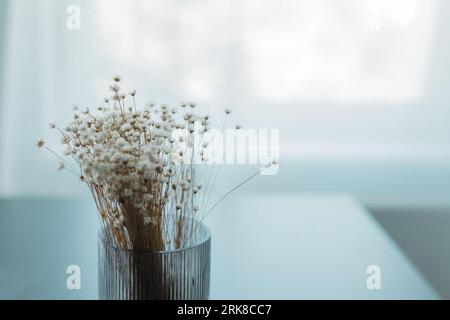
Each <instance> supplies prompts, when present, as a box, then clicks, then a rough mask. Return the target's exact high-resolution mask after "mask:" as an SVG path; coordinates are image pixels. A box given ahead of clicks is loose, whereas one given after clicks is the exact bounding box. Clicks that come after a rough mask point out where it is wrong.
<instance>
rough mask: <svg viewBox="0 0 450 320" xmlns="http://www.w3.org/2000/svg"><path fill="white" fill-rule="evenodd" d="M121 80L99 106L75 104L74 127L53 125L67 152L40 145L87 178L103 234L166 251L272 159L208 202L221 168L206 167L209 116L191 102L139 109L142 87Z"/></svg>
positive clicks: (189, 236) (185, 241) (191, 237)
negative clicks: (127, 85)
mask: <svg viewBox="0 0 450 320" xmlns="http://www.w3.org/2000/svg"><path fill="white" fill-rule="evenodd" d="M120 83H121V78H120V77H119V76H115V77H114V78H113V83H112V85H111V86H110V92H111V93H110V95H109V96H108V97H107V98H105V99H104V102H103V103H102V105H101V106H100V107H98V108H97V110H89V109H84V110H79V109H78V108H77V107H75V108H74V115H73V119H72V120H71V121H70V123H69V124H68V125H67V127H65V128H60V127H59V126H57V125H56V124H55V123H50V124H49V127H50V129H54V130H57V131H58V132H59V133H60V135H61V143H62V144H63V145H64V146H65V150H64V152H63V153H64V156H60V155H59V154H57V153H56V152H54V151H53V150H52V149H51V148H49V147H47V146H46V145H45V141H44V140H42V139H39V140H38V141H37V142H36V145H37V147H39V148H44V149H46V150H47V151H49V152H51V153H52V154H53V155H54V156H56V157H57V158H58V159H59V160H60V164H59V169H60V170H66V171H68V172H70V173H72V174H73V175H75V176H76V177H78V178H79V179H80V180H81V181H83V182H84V183H86V184H87V186H88V187H89V189H90V191H91V193H92V196H93V198H94V200H95V203H96V206H97V209H98V212H99V216H100V221H101V223H102V230H103V234H104V236H105V237H107V240H108V241H109V242H111V243H112V244H113V245H115V246H117V247H120V248H123V249H129V250H138V251H144V250H146V251H162V250H169V249H177V248H181V247H183V246H186V245H189V244H190V243H194V242H195V241H196V240H195V239H196V236H197V233H196V230H197V227H198V226H199V224H200V223H201V222H202V220H203V219H204V218H205V217H206V216H207V215H208V214H209V213H210V212H211V211H212V210H213V209H214V208H215V207H216V206H217V205H218V203H220V201H222V200H223V199H224V198H225V197H226V196H228V195H229V194H230V193H231V192H233V191H234V190H236V189H237V188H238V187H239V186H241V185H242V184H244V183H245V182H247V181H249V180H250V179H252V178H253V177H254V176H256V175H258V174H259V173H260V171H262V170H263V169H265V168H267V167H268V166H270V165H271V164H270V165H268V166H266V167H264V168H262V169H261V170H259V171H258V172H257V173H256V174H254V175H253V176H252V177H250V178H249V179H247V180H245V181H244V182H243V183H241V184H240V185H238V186H237V187H236V188H234V189H232V190H231V191H230V192H228V193H227V194H226V195H225V196H223V197H222V198H220V199H219V201H217V202H216V203H215V204H214V205H213V206H212V207H211V208H209V209H207V208H203V207H202V205H203V204H205V203H206V204H207V203H208V202H209V199H208V197H205V195H204V193H205V192H204V189H208V190H209V189H211V188H212V187H213V185H214V181H211V180H215V179H217V173H218V171H215V172H214V170H215V169H214V168H210V167H211V166H201V167H199V164H205V163H206V162H207V160H208V159H207V158H208V155H210V154H211V153H210V149H211V148H209V147H210V144H209V142H210V141H208V134H207V133H208V131H209V130H210V122H209V117H208V116H207V115H203V116H200V115H198V114H196V113H195V112H194V111H195V108H196V105H195V103H191V102H185V103H181V105H180V108H179V109H181V110H177V109H173V108H170V107H169V106H168V105H159V106H157V105H155V104H147V105H146V106H145V108H143V110H139V109H138V108H137V106H136V100H135V97H136V90H132V91H130V92H129V93H127V94H125V93H123V91H122V89H121V86H120ZM179 111H181V112H179ZM229 114H231V110H230V109H225V116H226V117H228V116H229ZM224 125H225V121H224ZM236 129H237V130H239V129H241V126H239V125H238V126H236ZM74 163H75V164H76V165H75V164H74ZM205 171H206V172H205ZM202 177H203V178H205V177H206V181H205V183H206V186H205V187H202V184H201V183H200V178H202ZM212 177H214V178H212ZM208 196H209V193H208ZM205 209H206V210H205Z"/></svg>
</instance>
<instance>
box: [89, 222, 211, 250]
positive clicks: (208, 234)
mask: <svg viewBox="0 0 450 320" xmlns="http://www.w3.org/2000/svg"><path fill="white" fill-rule="evenodd" d="M199 228H200V229H201V230H203V232H204V235H203V236H202V237H201V240H200V241H199V242H198V243H196V244H195V245H192V246H188V247H184V248H178V249H171V250H162V251H145V250H144V251H142V250H132V249H123V248H120V247H118V246H116V245H114V244H112V243H110V242H109V241H107V240H106V239H105V237H104V233H103V232H102V231H103V228H100V230H99V231H98V238H99V239H100V241H102V242H103V243H104V244H105V245H107V246H108V247H111V248H113V249H116V250H120V251H125V252H130V253H138V254H142V255H156V254H170V253H175V252H181V251H187V250H191V249H194V248H197V247H199V246H202V245H204V244H205V243H207V242H209V241H211V231H210V230H209V228H208V226H207V225H206V224H204V223H203V222H202V223H200V225H199Z"/></svg>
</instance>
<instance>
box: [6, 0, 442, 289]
mask: <svg viewBox="0 0 450 320" xmlns="http://www.w3.org/2000/svg"><path fill="white" fill-rule="evenodd" d="M78 12H79V17H80V23H81V24H80V25H79V27H80V28H77V26H75V28H73V27H74V26H73V25H70V23H69V25H68V18H69V17H71V16H73V15H74V14H75V15H76V14H77V13H78ZM69 22H70V21H69ZM449 39H450V2H449V1H445V0H441V1H439V0H426V1H425V0H394V1H393V0H376V1H375V0H340V1H333V0H330V1H325V0H320V1H312V0H281V1H257V0H247V1H239V0H230V1H218V0H217V1H216V0H211V1H199V0H188V1H174V0H164V1H162V0H161V1H153V0H152V1H138V0H133V1H127V2H126V4H124V1H120V0H96V1H93V0H84V1H83V0H71V1H66V0H58V1H56V0H53V1H51V0H40V1H27V0H14V1H11V0H0V197H2V198H17V197H67V196H85V195H86V193H87V189H85V188H84V186H83V185H81V184H80V183H79V182H78V181H76V180H75V179H73V177H71V176H70V175H68V174H65V173H57V172H56V168H57V163H56V161H54V159H53V158H52V157H51V155H49V154H47V153H43V152H38V151H37V150H36V148H35V147H34V142H35V140H36V139H37V138H38V137H43V138H44V139H45V140H47V141H48V143H49V144H50V145H55V146H57V145H58V144H59V141H58V138H57V136H56V135H54V132H52V131H50V130H48V128H47V123H48V122H50V121H56V122H57V123H62V124H64V123H66V122H67V121H68V120H69V119H70V116H71V113H72V111H71V110H72V109H71V108H72V107H73V106H74V105H78V106H80V107H92V108H95V107H96V106H97V105H99V104H101V102H102V99H103V97H104V96H105V95H107V94H108V85H109V83H110V79H111V77H112V75H114V74H120V75H122V77H123V79H124V85H125V86H126V87H129V88H130V89H131V88H136V89H137V91H138V102H139V103H141V104H143V103H145V102H147V101H154V102H158V103H169V104H177V103H178V102H179V101H186V100H187V101H195V102H197V103H198V105H199V107H200V108H201V109H202V110H205V111H207V112H209V113H210V114H211V116H212V118H218V119H222V117H223V109H224V108H226V107H227V108H231V109H233V110H234V113H233V115H234V118H233V121H235V122H236V123H237V122H239V123H240V124H242V125H244V126H245V127H249V128H262V129H272V128H273V129H279V130H280V156H279V159H280V171H279V174H278V175H277V176H275V177H271V178H270V179H269V178H268V177H262V179H260V180H259V181H258V182H257V183H254V184H252V186H251V187H249V188H245V189H244V191H243V192H260V191H265V192H267V191H268V192H279V193H290V192H324V193H325V192H346V193H350V194H352V195H353V196H354V197H356V198H357V199H358V200H359V201H361V203H362V204H363V205H364V206H365V207H366V208H368V210H369V211H370V212H371V213H372V214H373V215H374V216H375V218H376V219H378V221H380V223H381V224H382V225H383V226H384V228H385V229H386V230H387V231H388V232H389V234H390V235H391V237H392V238H393V239H394V240H395V241H397V243H398V244H399V245H400V247H401V248H402V249H403V251H404V252H405V253H406V255H407V256H408V257H409V258H410V259H411V261H412V262H413V263H414V264H415V265H416V266H417V268H418V269H419V270H420V272H421V273H422V274H423V275H424V276H425V277H426V278H427V279H428V280H429V282H430V283H431V284H432V285H433V286H434V287H435V289H436V290H437V291H438V293H439V294H441V296H443V297H446V298H450V280H449V279H450V250H449V249H448V248H449V244H450V232H449V230H450V125H449V124H450V92H449V90H448V88H449V85H450V77H449V74H450V73H449V71H450V42H449ZM56 149H57V147H56ZM233 170H236V172H237V173H242V174H244V176H245V171H246V170H247V169H246V168H235V169H233ZM241 171H242V172H241ZM235 176H236V175H231V178H230V175H224V176H223V177H222V180H221V185H227V183H228V182H227V179H228V180H230V179H235V178H234V177H235ZM229 184H230V185H232V184H233V183H232V182H229Z"/></svg>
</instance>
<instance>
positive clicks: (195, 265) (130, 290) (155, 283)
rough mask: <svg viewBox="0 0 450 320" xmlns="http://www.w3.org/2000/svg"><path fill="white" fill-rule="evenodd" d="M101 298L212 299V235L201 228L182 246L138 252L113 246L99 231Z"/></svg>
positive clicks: (204, 227) (202, 226)
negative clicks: (187, 243)
mask: <svg viewBox="0 0 450 320" xmlns="http://www.w3.org/2000/svg"><path fill="white" fill-rule="evenodd" d="M98 249H99V258H98V273H99V274H98V276H99V283H98V284H99V299H101V300H206V299H209V282H210V260H211V235H210V232H209V230H208V228H207V227H206V226H205V225H203V224H202V225H201V226H200V227H199V228H198V236H197V237H196V240H195V242H194V243H193V244H192V245H190V246H188V247H186V248H182V249H176V250H171V251H159V252H145V251H144V252H136V251H132V250H124V249H120V248H117V247H115V246H113V245H111V244H110V243H109V242H108V240H107V239H106V237H104V236H103V232H102V231H100V232H99V241H98Z"/></svg>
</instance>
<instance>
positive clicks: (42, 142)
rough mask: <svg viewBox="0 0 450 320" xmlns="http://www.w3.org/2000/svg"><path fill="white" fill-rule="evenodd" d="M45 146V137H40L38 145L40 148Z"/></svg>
mask: <svg viewBox="0 0 450 320" xmlns="http://www.w3.org/2000/svg"><path fill="white" fill-rule="evenodd" d="M44 146H45V140H44V139H42V138H41V139H38V140H37V141H36V147H38V148H39V149H41V148H43V147H44Z"/></svg>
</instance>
